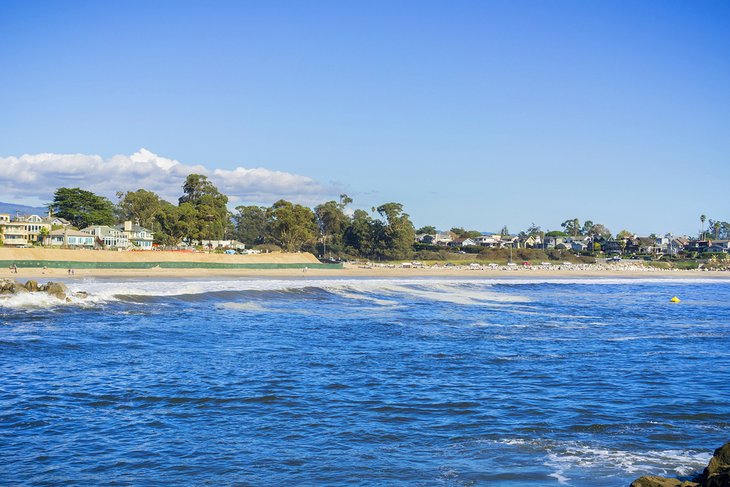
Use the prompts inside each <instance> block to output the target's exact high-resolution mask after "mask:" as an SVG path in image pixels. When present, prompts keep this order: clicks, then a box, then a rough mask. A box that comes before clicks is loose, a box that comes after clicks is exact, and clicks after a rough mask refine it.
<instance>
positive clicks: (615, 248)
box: [603, 240, 624, 254]
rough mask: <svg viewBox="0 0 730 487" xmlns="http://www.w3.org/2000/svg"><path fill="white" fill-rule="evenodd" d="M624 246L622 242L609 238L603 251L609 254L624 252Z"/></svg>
mask: <svg viewBox="0 0 730 487" xmlns="http://www.w3.org/2000/svg"><path fill="white" fill-rule="evenodd" d="M623 249H624V246H623V245H622V242H619V241H617V240H607V241H606V242H605V243H604V244H603V251H604V252H606V253H607V254H620V253H622V252H623Z"/></svg>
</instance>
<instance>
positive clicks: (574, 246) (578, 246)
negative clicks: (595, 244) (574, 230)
mask: <svg viewBox="0 0 730 487" xmlns="http://www.w3.org/2000/svg"><path fill="white" fill-rule="evenodd" d="M587 248H588V244H587V243H585V242H583V241H578V240H574V241H572V242H570V250H572V251H573V252H585V251H586V249H587Z"/></svg>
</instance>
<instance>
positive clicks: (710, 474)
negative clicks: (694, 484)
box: [698, 442, 730, 487]
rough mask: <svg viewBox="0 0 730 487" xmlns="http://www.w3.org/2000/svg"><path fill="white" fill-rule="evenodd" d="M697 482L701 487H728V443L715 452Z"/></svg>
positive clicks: (729, 477)
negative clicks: (700, 483)
mask: <svg viewBox="0 0 730 487" xmlns="http://www.w3.org/2000/svg"><path fill="white" fill-rule="evenodd" d="M698 480H699V481H700V482H702V486H703V487H705V486H707V487H730V442H728V443H725V444H724V445H722V446H721V447H720V448H718V449H717V450H715V453H714V454H713V455H712V458H710V463H709V464H707V468H706V469H705V470H704V472H702V475H700V477H699V479H698Z"/></svg>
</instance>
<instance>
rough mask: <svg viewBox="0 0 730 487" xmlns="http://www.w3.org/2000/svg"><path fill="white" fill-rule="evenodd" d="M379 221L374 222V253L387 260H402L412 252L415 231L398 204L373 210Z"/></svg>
mask: <svg viewBox="0 0 730 487" xmlns="http://www.w3.org/2000/svg"><path fill="white" fill-rule="evenodd" d="M375 211H377V212H378V214H379V215H380V217H381V219H380V220H378V221H376V222H375V237H376V243H375V252H376V253H377V254H378V255H380V256H381V257H384V258H387V259H404V258H407V257H410V255H411V253H412V252H413V243H414V241H415V239H416V231H415V229H414V228H413V223H411V220H410V217H409V215H408V214H407V213H403V205H402V204H400V203H385V204H383V205H380V206H378V207H377V208H375Z"/></svg>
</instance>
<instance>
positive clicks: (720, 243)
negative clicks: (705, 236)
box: [706, 240, 730, 254]
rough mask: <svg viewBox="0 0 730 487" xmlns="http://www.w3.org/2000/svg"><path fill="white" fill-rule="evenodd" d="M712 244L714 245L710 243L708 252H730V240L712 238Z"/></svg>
mask: <svg viewBox="0 0 730 487" xmlns="http://www.w3.org/2000/svg"><path fill="white" fill-rule="evenodd" d="M711 244H712V245H710V247H709V248H708V249H707V250H706V252H710V253H713V254H720V253H724V254H727V253H728V252H730V240H712V241H711Z"/></svg>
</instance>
